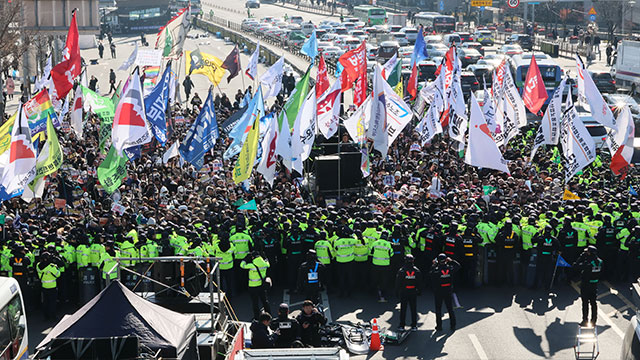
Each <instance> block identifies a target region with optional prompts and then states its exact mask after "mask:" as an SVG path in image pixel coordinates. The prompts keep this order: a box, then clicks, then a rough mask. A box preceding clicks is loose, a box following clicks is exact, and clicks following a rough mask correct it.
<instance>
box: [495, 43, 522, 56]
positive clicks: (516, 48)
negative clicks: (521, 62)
mask: <svg viewBox="0 0 640 360" xmlns="http://www.w3.org/2000/svg"><path fill="white" fill-rule="evenodd" d="M523 52H524V51H523V50H522V48H521V47H520V45H516V44H505V45H502V46H501V47H500V49H498V54H502V55H508V56H512V55H521V54H522V53H523Z"/></svg>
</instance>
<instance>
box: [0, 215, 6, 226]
mask: <svg viewBox="0 0 640 360" xmlns="http://www.w3.org/2000/svg"><path fill="white" fill-rule="evenodd" d="M6 218H7V214H2V215H0V225H4V222H5V219H6Z"/></svg>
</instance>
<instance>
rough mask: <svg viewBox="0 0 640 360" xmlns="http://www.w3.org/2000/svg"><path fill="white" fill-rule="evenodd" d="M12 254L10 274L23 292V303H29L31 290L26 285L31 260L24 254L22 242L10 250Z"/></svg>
mask: <svg viewBox="0 0 640 360" xmlns="http://www.w3.org/2000/svg"><path fill="white" fill-rule="evenodd" d="M12 254H13V256H12V257H11V260H10V261H9V266H11V276H12V277H13V278H14V279H16V280H17V281H18V284H19V285H20V289H22V293H23V294H24V300H25V304H27V303H28V304H29V305H31V304H30V301H31V291H30V286H28V278H29V267H30V266H31V260H30V259H29V258H28V257H27V256H26V249H25V247H24V245H22V244H16V245H15V248H14V249H13V252H12Z"/></svg>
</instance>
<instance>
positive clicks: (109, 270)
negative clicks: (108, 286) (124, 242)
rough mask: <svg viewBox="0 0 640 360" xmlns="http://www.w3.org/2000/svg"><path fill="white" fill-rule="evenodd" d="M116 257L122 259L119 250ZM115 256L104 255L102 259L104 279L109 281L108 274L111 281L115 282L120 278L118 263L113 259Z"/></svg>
mask: <svg viewBox="0 0 640 360" xmlns="http://www.w3.org/2000/svg"><path fill="white" fill-rule="evenodd" d="M115 254H116V256H115V257H120V252H119V251H118V250H116V251H115ZM113 258H114V256H111V255H110V254H109V253H108V252H106V251H105V252H103V253H102V258H101V259H100V264H101V265H100V267H102V278H103V279H105V280H106V279H107V274H108V276H109V279H111V280H113V279H115V278H117V277H118V269H117V267H118V262H117V261H116V260H114V259H113Z"/></svg>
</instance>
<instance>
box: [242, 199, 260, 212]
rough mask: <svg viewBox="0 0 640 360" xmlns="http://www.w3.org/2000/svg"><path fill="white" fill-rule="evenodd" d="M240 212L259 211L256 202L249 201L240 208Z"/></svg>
mask: <svg viewBox="0 0 640 360" xmlns="http://www.w3.org/2000/svg"><path fill="white" fill-rule="evenodd" d="M238 210H258V205H257V204H256V200H255V199H254V200H251V201H247V202H246V203H245V204H244V205H242V206H240V207H239V208H238Z"/></svg>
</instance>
